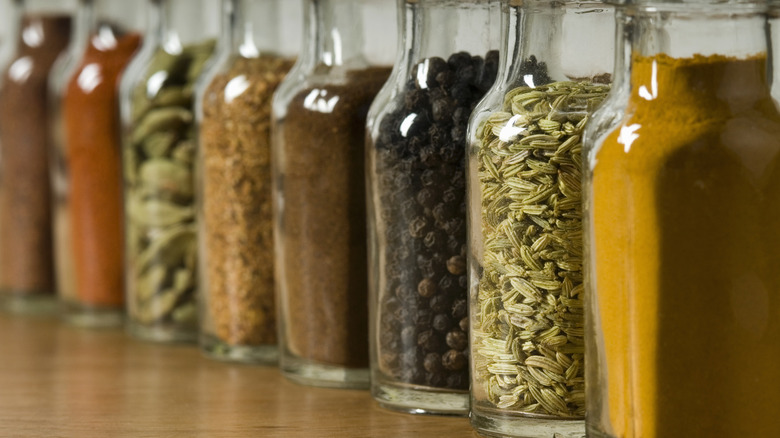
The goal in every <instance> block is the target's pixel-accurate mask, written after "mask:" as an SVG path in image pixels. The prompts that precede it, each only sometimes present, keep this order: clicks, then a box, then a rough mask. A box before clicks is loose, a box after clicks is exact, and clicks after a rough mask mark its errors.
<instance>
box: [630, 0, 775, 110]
mask: <svg viewBox="0 0 780 438" xmlns="http://www.w3.org/2000/svg"><path fill="white" fill-rule="evenodd" d="M626 13H627V14H629V15H631V16H632V21H633V25H632V32H631V34H630V35H629V38H631V45H632V49H631V58H630V59H626V60H625V64H626V65H627V68H626V70H627V71H630V72H631V76H630V77H631V90H632V98H633V99H635V101H637V102H642V101H653V100H658V101H659V102H660V101H663V102H664V104H668V105H675V106H686V105H700V103H701V102H702V101H703V100H708V101H711V100H717V101H720V102H729V106H730V107H732V110H733V109H734V108H736V107H735V105H736V106H739V105H741V104H746V105H752V104H753V103H754V102H756V101H758V100H764V99H767V98H768V97H769V92H770V79H771V72H772V71H773V68H772V57H771V56H770V55H769V48H770V47H771V46H770V41H769V38H770V36H769V35H770V32H769V23H768V16H767V11H766V4H764V5H760V4H745V3H742V4H734V3H695V4H694V3H682V4H663V3H661V4H660V5H659V4H653V5H651V6H648V5H645V4H639V5H637V6H635V7H629V8H628V9H627V10H626ZM707 109H713V106H712V105H708V108H707ZM702 110H705V109H704V108H702Z"/></svg>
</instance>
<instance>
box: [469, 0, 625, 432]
mask: <svg viewBox="0 0 780 438" xmlns="http://www.w3.org/2000/svg"><path fill="white" fill-rule="evenodd" d="M503 17H504V19H505V24H504V30H505V34H504V46H503V47H504V52H502V54H503V55H504V59H503V62H502V74H501V77H500V78H499V80H498V81H496V85H495V86H494V87H493V88H492V89H491V90H490V92H489V93H488V95H487V97H486V98H485V99H484V100H483V101H482V102H481V103H480V104H479V106H478V107H477V108H476V110H475V111H474V114H473V115H472V117H471V121H470V123H469V141H470V149H469V157H468V186H469V198H468V200H469V224H470V228H469V229H470V246H469V278H470V281H469V284H470V288H471V289H470V307H469V310H470V318H471V327H472V331H471V355H472V356H471V359H472V361H471V367H472V368H471V372H472V375H471V423H472V426H474V428H475V429H476V430H477V431H478V432H479V433H482V434H485V435H496V436H518V437H520V436H522V437H540V438H541V437H544V438H549V437H550V436H552V435H554V434H555V436H561V437H567V438H568V437H576V438H580V437H581V436H582V435H583V434H584V431H585V427H584V421H583V419H584V416H585V381H584V380H585V379H584V374H585V373H584V347H583V343H584V329H585V322H584V316H583V285H582V281H583V278H582V277H583V275H582V258H583V255H582V245H583V244H582V209H581V196H580V192H581V189H580V177H581V174H582V172H581V163H582V158H581V151H582V141H581V138H582V131H583V129H584V125H585V124H586V123H587V121H588V118H589V116H590V114H591V113H593V111H594V110H595V109H596V108H597V107H598V105H599V104H600V103H601V102H602V101H603V100H604V98H605V97H606V95H607V93H608V91H609V88H610V87H609V83H610V81H611V73H612V69H613V61H614V40H615V38H614V9H613V8H612V7H611V6H608V5H605V4H603V3H601V2H579V1H565V2H557V1H548V0H532V1H523V2H520V1H510V2H505V3H504V4H503Z"/></svg>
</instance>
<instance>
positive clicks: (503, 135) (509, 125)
mask: <svg viewBox="0 0 780 438" xmlns="http://www.w3.org/2000/svg"><path fill="white" fill-rule="evenodd" d="M520 119H523V120H522V121H520V124H521V125H523V126H515V125H516V123H517V122H518V120H520ZM527 123H528V120H526V119H525V117H524V116H522V115H520V114H518V115H516V116H513V117H512V118H511V119H509V120H508V121H507V122H506V124H505V125H504V127H503V128H501V132H500V133H499V134H498V138H499V139H500V140H501V141H503V142H507V143H509V142H512V141H515V139H516V138H517V137H519V136H520V135H522V134H523V133H524V132H525V131H527V129H526V126H525V125H526V124H527Z"/></svg>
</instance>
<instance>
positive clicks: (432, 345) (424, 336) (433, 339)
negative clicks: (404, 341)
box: [417, 330, 442, 351]
mask: <svg viewBox="0 0 780 438" xmlns="http://www.w3.org/2000/svg"><path fill="white" fill-rule="evenodd" d="M417 345H418V346H420V347H421V348H422V349H423V351H436V350H437V349H438V348H439V346H441V345H442V342H441V340H440V338H439V335H438V334H436V333H435V332H434V331H433V330H426V331H424V332H422V333H420V334H418V335H417Z"/></svg>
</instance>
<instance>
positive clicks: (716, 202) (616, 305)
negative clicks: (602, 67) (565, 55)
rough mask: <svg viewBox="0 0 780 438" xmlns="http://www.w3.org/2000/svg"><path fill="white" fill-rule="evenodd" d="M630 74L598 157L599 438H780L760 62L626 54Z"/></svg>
mask: <svg viewBox="0 0 780 438" xmlns="http://www.w3.org/2000/svg"><path fill="white" fill-rule="evenodd" d="M631 81H632V87H633V90H632V94H631V97H630V101H629V105H628V109H627V112H626V114H627V116H626V117H625V119H624V120H623V121H622V122H621V126H619V127H618V128H617V129H616V130H615V131H614V132H612V133H611V134H610V135H609V136H607V137H606V139H605V141H604V142H603V144H602V145H601V146H600V148H599V149H598V150H597V151H596V154H595V161H594V162H593V163H592V164H593V173H592V186H591V189H592V191H591V204H590V205H591V219H592V220H591V225H592V233H593V234H592V235H591V241H592V242H593V244H592V245H593V246H592V251H591V256H592V262H591V263H592V264H593V266H594V269H593V272H595V278H594V279H593V280H594V283H595V284H594V290H595V293H596V296H595V299H594V301H595V302H596V304H597V306H598V309H596V314H597V317H598V320H597V324H599V330H600V336H601V337H602V344H601V345H602V348H603V357H604V358H605V362H604V365H605V367H606V370H605V371H603V374H604V375H605V376H606V378H607V383H606V385H605V386H606V387H602V388H601V390H602V393H603V394H604V395H603V396H604V397H605V398H607V400H608V407H607V416H608V418H609V426H607V429H608V432H609V434H610V435H612V436H614V437H618V438H676V437H680V438H682V437H685V438H691V437H707V438H711V437H717V438H746V437H751V438H762V437H780V415H778V409H780V115H779V114H778V111H777V109H776V107H775V105H774V102H773V100H772V98H771V96H770V92H769V83H768V80H767V61H766V57H765V56H764V55H760V56H754V57H750V58H748V59H736V58H730V57H725V56H721V55H713V56H702V55H695V56H693V57H692V58H672V57H670V56H668V55H665V54H659V55H655V56H651V57H635V58H634V59H633V62H632V73H631Z"/></svg>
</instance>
